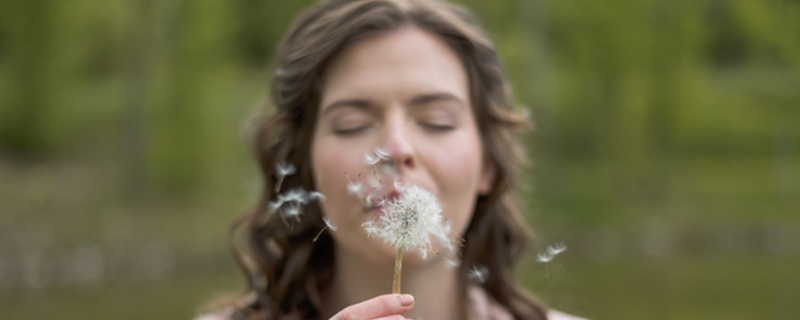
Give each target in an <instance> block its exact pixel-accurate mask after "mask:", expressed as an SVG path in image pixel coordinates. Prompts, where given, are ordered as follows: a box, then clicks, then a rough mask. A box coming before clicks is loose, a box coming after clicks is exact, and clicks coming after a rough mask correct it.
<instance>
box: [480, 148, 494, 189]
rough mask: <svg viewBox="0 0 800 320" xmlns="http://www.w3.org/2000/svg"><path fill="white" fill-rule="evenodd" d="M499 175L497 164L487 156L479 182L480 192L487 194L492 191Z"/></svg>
mask: <svg viewBox="0 0 800 320" xmlns="http://www.w3.org/2000/svg"><path fill="white" fill-rule="evenodd" d="M496 177H497V165H495V163H494V161H492V159H491V158H489V157H486V158H485V159H484V160H483V168H482V169H481V180H480V182H479V183H478V194H480V195H482V196H485V195H487V194H489V192H491V191H492V185H494V179H495V178H496Z"/></svg>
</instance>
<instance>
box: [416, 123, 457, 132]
mask: <svg viewBox="0 0 800 320" xmlns="http://www.w3.org/2000/svg"><path fill="white" fill-rule="evenodd" d="M421 125H422V127H424V128H426V129H429V130H432V131H437V132H446V131H451V130H453V129H455V128H456V127H455V126H454V125H450V124H437V123H422V124H421Z"/></svg>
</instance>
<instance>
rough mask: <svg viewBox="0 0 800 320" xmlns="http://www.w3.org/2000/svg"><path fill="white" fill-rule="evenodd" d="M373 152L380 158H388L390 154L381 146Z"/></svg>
mask: <svg viewBox="0 0 800 320" xmlns="http://www.w3.org/2000/svg"><path fill="white" fill-rule="evenodd" d="M374 152H375V156H376V157H378V158H380V159H381V160H389V156H391V154H390V153H389V151H386V149H384V148H381V147H377V148H375V150H374Z"/></svg>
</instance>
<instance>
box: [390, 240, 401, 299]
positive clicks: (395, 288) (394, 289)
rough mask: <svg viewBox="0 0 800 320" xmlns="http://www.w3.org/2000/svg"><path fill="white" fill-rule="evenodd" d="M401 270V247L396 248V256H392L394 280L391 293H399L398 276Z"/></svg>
mask: <svg viewBox="0 0 800 320" xmlns="http://www.w3.org/2000/svg"><path fill="white" fill-rule="evenodd" d="M402 272H403V248H402V247H401V248H397V257H395V258H394V282H393V283H392V293H400V277H401V274H402Z"/></svg>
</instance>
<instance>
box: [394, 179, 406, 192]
mask: <svg viewBox="0 0 800 320" xmlns="http://www.w3.org/2000/svg"><path fill="white" fill-rule="evenodd" d="M394 189H395V190H397V192H403V189H404V188H403V184H401V183H400V180H398V179H395V180H394Z"/></svg>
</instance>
